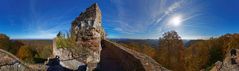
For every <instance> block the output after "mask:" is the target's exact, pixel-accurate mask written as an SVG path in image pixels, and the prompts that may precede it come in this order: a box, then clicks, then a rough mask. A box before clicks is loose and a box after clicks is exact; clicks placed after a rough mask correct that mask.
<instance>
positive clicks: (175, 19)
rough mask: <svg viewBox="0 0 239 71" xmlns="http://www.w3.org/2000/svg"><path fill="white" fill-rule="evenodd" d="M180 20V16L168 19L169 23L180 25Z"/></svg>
mask: <svg viewBox="0 0 239 71" xmlns="http://www.w3.org/2000/svg"><path fill="white" fill-rule="evenodd" d="M181 22H182V18H181V16H174V17H172V19H170V25H172V26H180V25H181Z"/></svg>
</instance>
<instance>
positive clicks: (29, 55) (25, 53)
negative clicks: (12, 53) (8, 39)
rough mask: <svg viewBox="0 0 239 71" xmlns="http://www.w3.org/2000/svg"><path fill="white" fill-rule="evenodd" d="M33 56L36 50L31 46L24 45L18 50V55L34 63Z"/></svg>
mask: <svg viewBox="0 0 239 71" xmlns="http://www.w3.org/2000/svg"><path fill="white" fill-rule="evenodd" d="M33 56H34V52H33V51H32V50H31V48H30V47H29V46H22V47H20V49H19V50H18V52H17V57H19V58H20V59H22V60H24V61H26V62H29V63H33Z"/></svg>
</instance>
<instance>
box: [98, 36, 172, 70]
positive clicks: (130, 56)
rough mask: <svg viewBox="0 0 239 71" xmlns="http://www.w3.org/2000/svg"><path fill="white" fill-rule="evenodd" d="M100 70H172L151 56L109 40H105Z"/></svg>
mask: <svg viewBox="0 0 239 71" xmlns="http://www.w3.org/2000/svg"><path fill="white" fill-rule="evenodd" d="M102 45H103V50H102V52H101V61H100V63H99V66H98V70H100V71H170V70H168V69H166V68H164V67H162V66H161V65H160V64H158V63H157V62H156V61H155V60H153V59H152V58H150V57H149V56H147V55H145V54H142V53H139V52H136V51H133V50H130V49H128V48H126V47H124V46H121V45H119V44H117V43H114V42H111V41H109V40H103V42H102Z"/></svg>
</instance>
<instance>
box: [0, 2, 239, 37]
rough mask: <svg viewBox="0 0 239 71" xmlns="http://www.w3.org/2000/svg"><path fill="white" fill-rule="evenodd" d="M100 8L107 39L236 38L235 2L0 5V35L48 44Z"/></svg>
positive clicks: (238, 25) (238, 19)
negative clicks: (168, 36) (89, 11)
mask: <svg viewBox="0 0 239 71" xmlns="http://www.w3.org/2000/svg"><path fill="white" fill-rule="evenodd" d="M93 3H98V5H99V7H100V9H101V12H102V24H103V27H104V29H105V31H106V33H107V37H108V38H131V39H158V38H159V37H161V36H162V34H163V33H165V32H168V31H171V30H175V31H176V32H178V34H179V36H181V37H182V38H183V39H206V38H210V37H218V36H221V35H224V34H227V33H238V32H239V4H238V3H239V0H0V33H4V34H6V35H8V36H9V37H10V38H12V39H26V38H31V39H52V38H54V37H56V34H57V33H58V32H59V31H62V32H68V31H69V29H70V26H71V23H72V21H73V20H74V19H75V18H76V17H77V16H79V14H80V13H81V12H83V11H84V10H85V9H86V8H87V7H89V6H90V5H91V4H93Z"/></svg>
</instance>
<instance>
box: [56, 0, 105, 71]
mask: <svg viewBox="0 0 239 71" xmlns="http://www.w3.org/2000/svg"><path fill="white" fill-rule="evenodd" d="M101 23H102V22H101V11H100V9H99V7H98V5H97V4H96V3H95V4H93V5H92V6H90V7H89V8H87V9H86V11H84V12H82V13H81V14H80V16H78V17H77V18H76V19H75V20H74V21H73V22H72V26H71V31H70V32H71V38H70V39H73V41H74V43H75V44H74V46H73V47H70V48H56V46H53V54H54V55H55V56H59V57H60V60H61V65H62V66H64V67H66V68H68V69H72V70H76V69H77V68H78V67H80V66H82V65H87V71H92V70H94V69H95V68H96V67H97V64H98V63H99V61H100V52H101V50H102V47H101V40H102V39H104V38H105V32H104V30H103V27H102V26H101Z"/></svg>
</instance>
